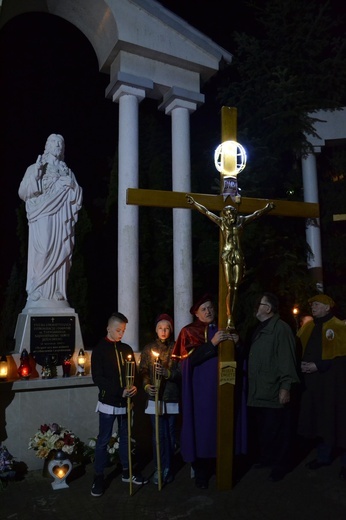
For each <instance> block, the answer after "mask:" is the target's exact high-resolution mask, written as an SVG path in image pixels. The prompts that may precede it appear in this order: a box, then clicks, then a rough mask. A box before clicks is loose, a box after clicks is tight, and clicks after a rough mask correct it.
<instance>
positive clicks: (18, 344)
mask: <svg viewBox="0 0 346 520" xmlns="http://www.w3.org/2000/svg"><path fill="white" fill-rule="evenodd" d="M48 317H49V318H52V320H54V318H58V319H60V318H72V319H73V321H74V327H75V337H74V350H75V351H78V350H79V349H81V348H83V349H84V344H83V338H82V333H81V329H80V324H79V318H78V314H77V313H76V312H75V311H74V309H72V308H71V307H61V308H59V307H37V308H31V309H24V310H23V311H22V313H21V314H19V315H18V319H17V325H16V329H15V333H14V339H15V350H14V352H15V353H21V352H22V350H23V349H26V350H27V351H28V352H31V347H32V344H31V340H32V335H31V333H32V330H31V327H32V320H33V319H39V318H44V319H46V318H48Z"/></svg>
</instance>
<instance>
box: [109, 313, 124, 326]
mask: <svg viewBox="0 0 346 520" xmlns="http://www.w3.org/2000/svg"><path fill="white" fill-rule="evenodd" d="M113 321H120V323H128V322H129V320H128V319H127V318H126V316H124V314H122V313H121V312H113V314H112V315H111V316H110V318H109V320H108V325H109V324H110V323H111V322H113Z"/></svg>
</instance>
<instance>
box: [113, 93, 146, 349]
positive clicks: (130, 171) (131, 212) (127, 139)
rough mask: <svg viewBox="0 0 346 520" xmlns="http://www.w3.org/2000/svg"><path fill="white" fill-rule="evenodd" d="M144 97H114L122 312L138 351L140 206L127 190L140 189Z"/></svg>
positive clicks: (126, 95)
mask: <svg viewBox="0 0 346 520" xmlns="http://www.w3.org/2000/svg"><path fill="white" fill-rule="evenodd" d="M144 97H145V91H144V90H143V89H138V88H134V87H130V86H126V85H121V86H120V87H119V88H118V90H117V91H116V92H115V93H114V95H113V101H117V102H118V103H119V148H118V154H119V158H118V167H119V172H118V177H119V194H118V311H119V312H122V313H123V314H125V316H126V317H127V318H128V320H129V323H128V324H127V327H126V336H125V338H124V341H125V342H126V343H128V344H129V345H131V347H132V348H133V350H134V351H135V352H138V351H139V338H138V323H139V291H138V206H132V205H127V204H126V190H127V188H138V105H139V102H140V101H142V99H144ZM115 272H116V271H115Z"/></svg>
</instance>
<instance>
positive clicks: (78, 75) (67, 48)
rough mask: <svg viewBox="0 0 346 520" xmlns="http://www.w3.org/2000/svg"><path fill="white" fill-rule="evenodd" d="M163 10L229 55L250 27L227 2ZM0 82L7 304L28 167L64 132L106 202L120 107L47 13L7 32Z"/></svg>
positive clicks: (90, 55) (91, 191) (70, 154)
mask: <svg viewBox="0 0 346 520" xmlns="http://www.w3.org/2000/svg"><path fill="white" fill-rule="evenodd" d="M161 3H162V4H163V5H165V6H166V7H167V8H169V9H171V10H172V11H174V12H175V13H176V14H177V15H179V16H181V17H182V18H183V19H185V20H186V21H187V22H188V23H190V24H191V25H193V26H194V27H196V28H197V29H199V30H201V31H202V32H203V33H204V34H206V35H207V36H208V37H210V38H212V39H213V40H214V41H215V42H216V43H218V44H219V45H221V46H223V47H224V48H226V49H227V50H228V51H229V52H231V53H232V52H233V49H232V43H231V42H232V38H231V34H232V32H233V31H234V30H245V29H246V28H247V27H249V24H250V21H249V18H248V11H247V7H246V5H247V2H245V1H242V0H239V1H238V2H233V3H232V5H230V4H227V6H226V7H225V6H224V2H223V1H221V0H215V1H214V2H212V3H210V2H208V3H199V4H198V9H193V10H192V9H191V3H190V2H186V0H181V1H177V0H166V1H164V2H161ZM333 4H334V2H333ZM336 4H337V2H335V5H336ZM211 5H212V9H211V8H210V6H211ZM0 77H1V83H0V112H1V144H0V147H1V148H0V168H1V172H2V186H3V189H2V190H1V204H0V208H1V210H0V211H1V213H0V216H1V226H2V232H1V234H0V236H1V238H0V248H1V253H2V255H1V256H2V258H1V276H0V298H1V297H2V295H3V291H4V288H5V287H6V284H7V280H8V278H9V275H10V272H11V268H12V266H13V263H14V262H15V259H16V257H17V255H18V246H19V242H18V238H17V237H16V224H17V217H16V210H17V208H18V207H19V206H20V204H21V200H20V199H19V197H18V187H19V184H20V181H21V179H22V177H23V175H24V173H25V170H26V168H27V167H28V166H29V165H30V164H32V163H34V162H35V161H36V159H37V156H38V155H39V154H42V152H43V149H44V145H45V142H46V139H47V137H48V135H50V134H51V133H60V134H62V135H63V136H64V138H65V144H66V152H65V160H66V163H67V165H68V166H69V167H70V168H71V169H72V170H73V172H74V173H75V175H76V177H77V180H78V182H79V184H80V185H81V186H82V187H83V192H84V201H85V204H86V205H87V206H88V205H90V204H92V201H93V200H95V198H97V197H100V198H102V197H104V196H105V194H106V190H107V180H108V178H109V172H110V168H111V163H112V160H113V157H114V153H115V151H116V147H117V125H118V117H117V114H118V105H117V104H115V103H112V102H111V101H110V100H106V99H105V96H104V92H105V88H106V87H107V85H108V81H109V78H108V77H107V76H105V75H104V74H101V73H99V71H98V64H97V59H96V56H95V53H94V51H93V49H92V47H91V45H90V43H89V42H88V40H87V39H86V38H85V37H84V36H83V35H82V33H80V32H79V31H78V30H77V29H76V28H75V27H73V26H72V25H70V24H69V23H67V22H65V21H64V20H62V19H59V18H56V17H52V16H50V15H46V14H42V13H29V14H26V15H22V16H20V17H17V18H16V19H14V20H12V21H10V22H9V23H8V24H7V25H6V26H5V27H4V28H3V29H2V30H1V32H0ZM207 102H208V100H207ZM216 117H218V116H216ZM0 303H1V301H0Z"/></svg>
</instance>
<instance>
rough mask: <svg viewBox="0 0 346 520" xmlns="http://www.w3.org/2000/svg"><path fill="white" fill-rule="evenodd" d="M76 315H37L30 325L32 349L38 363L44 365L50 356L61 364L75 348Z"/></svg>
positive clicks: (53, 360)
mask: <svg viewBox="0 0 346 520" xmlns="http://www.w3.org/2000/svg"><path fill="white" fill-rule="evenodd" d="M75 328H76V323H75V317H74V316H35V317H32V318H31V325H30V351H31V354H32V356H33V357H34V359H35V360H36V363H38V364H39V365H44V364H45V360H46V359H47V358H48V357H49V359H50V361H51V362H52V364H54V365H61V364H62V362H63V360H64V359H65V358H67V357H71V356H72V355H73V353H74V350H75Z"/></svg>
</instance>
